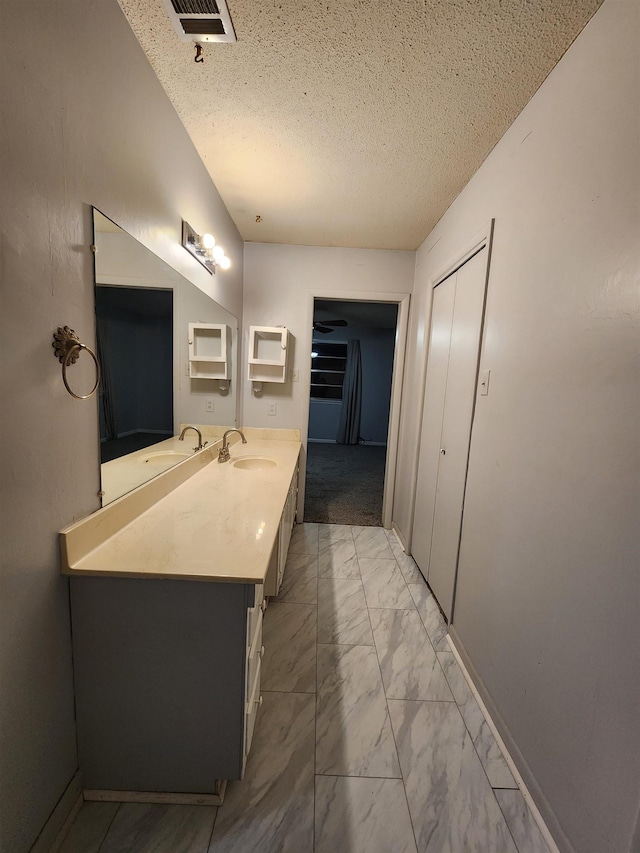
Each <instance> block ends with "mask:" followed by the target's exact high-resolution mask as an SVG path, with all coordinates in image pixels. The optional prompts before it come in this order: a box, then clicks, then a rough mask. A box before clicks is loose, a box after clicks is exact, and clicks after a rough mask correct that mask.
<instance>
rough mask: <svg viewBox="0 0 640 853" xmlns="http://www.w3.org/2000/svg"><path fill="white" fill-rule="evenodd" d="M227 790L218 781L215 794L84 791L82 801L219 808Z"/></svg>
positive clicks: (220, 781) (222, 782)
mask: <svg viewBox="0 0 640 853" xmlns="http://www.w3.org/2000/svg"><path fill="white" fill-rule="evenodd" d="M226 790H227V780H226V779H220V780H219V781H218V783H217V793H215V794H181V793H180V794H179V793H175V794H171V793H164V792H158V791H98V790H85V791H84V799H85V800H87V801H88V802H92V801H93V802H100V803H159V804H160V805H164V804H169V805H178V806H221V805H222V804H223V803H224V795H225V791H226Z"/></svg>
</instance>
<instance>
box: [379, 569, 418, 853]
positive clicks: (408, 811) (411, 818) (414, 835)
mask: <svg viewBox="0 0 640 853" xmlns="http://www.w3.org/2000/svg"><path fill="white" fill-rule="evenodd" d="M394 560H395V557H394ZM395 562H396V566H397V565H398V561H397V560H395ZM398 568H400V567H399V566H398ZM403 580H404V575H403ZM409 594H411V593H409ZM365 601H366V598H365ZM369 609H370V608H369V606H368V605H367V614H368V615H369V622H371V614H370V613H369ZM374 609H382V608H374ZM371 633H372V634H373V648H374V650H375V653H376V660H377V661H378V669H379V670H380V682H381V684H382V692H383V693H384V701H385V703H386V705H387V718H388V720H389V728H390V729H391V737H392V738H393V748H394V749H395V751H396V758H397V760H398V767H399V769H400V779H401V780H402V790H403V791H404V799H405V803H406V804H407V814H408V815H409V823H410V824H411V832H412V834H413V841H414V844H415V847H416V851H417V850H418V838H417V836H416V828H415V826H414V824H413V817H412V815H411V809H410V807H409V797H408V796H407V786H406V784H405V779H404V772H403V770H402V764H401V763H400V753H399V752H398V741H397V740H396V733H395V731H394V728H393V723H392V722H391V711H390V709H389V697H388V696H387V688H386V687H385V686H384V680H383V678H382V667H381V666H380V656H379V654H378V647H377V646H376V635H375V634H374V633H373V625H371ZM426 633H427V631H426V629H425V634H426ZM427 636H428V635H427Z"/></svg>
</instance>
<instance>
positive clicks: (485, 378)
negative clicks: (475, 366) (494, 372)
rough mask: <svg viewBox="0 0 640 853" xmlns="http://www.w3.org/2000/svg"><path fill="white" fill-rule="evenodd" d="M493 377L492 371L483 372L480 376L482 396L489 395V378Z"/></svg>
mask: <svg viewBox="0 0 640 853" xmlns="http://www.w3.org/2000/svg"><path fill="white" fill-rule="evenodd" d="M490 377H491V371H490V370H483V371H482V373H481V374H480V396H481V397H486V396H487V394H488V393H489V378H490Z"/></svg>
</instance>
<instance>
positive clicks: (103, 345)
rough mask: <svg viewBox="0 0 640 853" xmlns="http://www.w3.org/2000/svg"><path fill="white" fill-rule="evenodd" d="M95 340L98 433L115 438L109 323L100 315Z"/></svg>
mask: <svg viewBox="0 0 640 853" xmlns="http://www.w3.org/2000/svg"><path fill="white" fill-rule="evenodd" d="M96 341H97V344H98V346H97V349H98V361H99V362H100V368H101V377H100V392H99V393H100V420H101V424H100V434H101V437H102V438H104V439H105V440H106V441H110V440H111V439H113V438H117V437H118V435H117V428H116V415H115V411H114V407H113V385H112V383H111V369H110V359H109V324H108V321H107V320H105V319H104V318H102V317H96Z"/></svg>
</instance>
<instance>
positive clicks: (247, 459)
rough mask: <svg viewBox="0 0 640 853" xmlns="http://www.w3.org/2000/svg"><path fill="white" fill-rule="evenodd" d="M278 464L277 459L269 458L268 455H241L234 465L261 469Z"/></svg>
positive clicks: (256, 469) (255, 469)
mask: <svg viewBox="0 0 640 853" xmlns="http://www.w3.org/2000/svg"><path fill="white" fill-rule="evenodd" d="M277 464H278V463H277V462H276V460H275V459H267V458H266V456H241V457H240V459H236V461H235V462H234V463H233V467H234V468H244V469H245V470H247V469H248V470H253V471H259V470H261V469H262V468H275V467H276V465H277Z"/></svg>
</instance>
